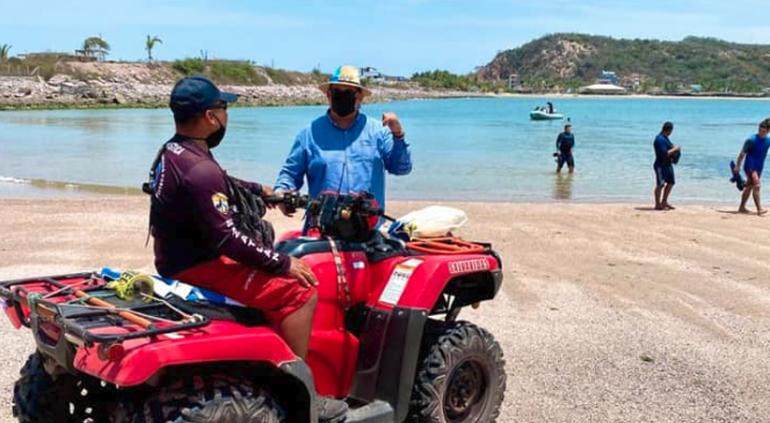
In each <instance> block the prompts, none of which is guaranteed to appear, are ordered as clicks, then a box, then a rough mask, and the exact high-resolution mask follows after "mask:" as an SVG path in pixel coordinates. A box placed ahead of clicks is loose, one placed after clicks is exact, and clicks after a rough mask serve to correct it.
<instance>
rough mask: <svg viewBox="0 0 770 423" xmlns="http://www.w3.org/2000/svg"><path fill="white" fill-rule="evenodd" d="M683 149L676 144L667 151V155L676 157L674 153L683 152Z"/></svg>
mask: <svg viewBox="0 0 770 423" xmlns="http://www.w3.org/2000/svg"><path fill="white" fill-rule="evenodd" d="M681 149H682V147H681V146H679V145H676V144H671V148H669V149H668V150H667V151H666V154H668V157H671V156H672V155H674V153H676V152H677V151H679V150H681Z"/></svg>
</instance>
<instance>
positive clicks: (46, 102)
mask: <svg viewBox="0 0 770 423" xmlns="http://www.w3.org/2000/svg"><path fill="white" fill-rule="evenodd" d="M171 88H172V83H170V82H168V81H164V82H161V83H153V82H144V81H132V80H119V79H109V80H104V79H101V78H99V79H94V80H87V81H83V80H79V79H75V78H72V77H70V76H67V75H56V76H54V77H53V78H50V79H49V80H47V81H46V80H43V79H42V78H40V77H8V76H0V111H19V110H80V109H84V110H88V109H132V108H137V109H142V108H144V109H148V108H165V107H167V106H168V104H167V103H168V93H169V92H170V91H171ZM222 89H223V90H227V91H231V92H234V93H236V94H238V95H240V99H239V101H238V103H236V107H283V106H310V105H320V104H325V103H326V99H325V97H324V95H323V93H322V92H321V91H320V90H319V89H318V87H317V86H315V85H281V84H271V85H262V86H245V85H222ZM371 89H372V91H373V94H372V96H371V97H370V98H368V99H367V101H368V102H374V103H379V102H389V101H399V100H427V99H452V98H522V99H530V98H532V99H551V98H553V99H602V100H607V99H648V100H649V99H665V100H751V101H762V100H765V101H770V96H767V95H765V96H759V95H751V94H746V95H732V96H714V95H693V94H683V95H651V94H623V95H598V94H577V93H574V94H566V93H507V92H506V93H485V92H478V91H455V90H432V89H425V88H421V87H416V86H412V87H399V88H396V87H388V86H374V87H371Z"/></svg>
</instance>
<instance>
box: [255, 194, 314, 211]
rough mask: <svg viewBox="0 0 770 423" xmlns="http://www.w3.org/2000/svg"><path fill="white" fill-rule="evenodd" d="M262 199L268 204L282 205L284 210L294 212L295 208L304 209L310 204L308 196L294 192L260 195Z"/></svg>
mask: <svg viewBox="0 0 770 423" xmlns="http://www.w3.org/2000/svg"><path fill="white" fill-rule="evenodd" d="M262 201H264V202H265V204H269V205H275V206H279V205H283V206H284V208H286V211H287V212H289V213H294V212H295V211H297V209H305V208H308V206H309V205H310V197H309V196H307V195H303V194H299V193H296V192H284V193H279V194H276V195H269V196H267V197H262Z"/></svg>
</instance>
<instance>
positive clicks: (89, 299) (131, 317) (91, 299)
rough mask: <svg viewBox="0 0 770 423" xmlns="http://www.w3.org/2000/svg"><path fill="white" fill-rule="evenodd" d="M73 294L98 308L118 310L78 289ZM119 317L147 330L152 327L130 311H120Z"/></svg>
mask: <svg viewBox="0 0 770 423" xmlns="http://www.w3.org/2000/svg"><path fill="white" fill-rule="evenodd" d="M72 293H73V294H75V296H76V297H78V298H85V300H86V302H87V303H88V304H91V305H95V306H97V307H103V308H117V307H115V305H113V304H110V303H108V302H107V301H104V300H102V299H100V298H96V297H93V296H91V295H88V294H86V293H85V292H83V291H81V290H79V289H77V288H73V289H72ZM118 316H120V317H122V318H124V319H126V320H128V321H129V322H131V323H134V324H137V325H139V326H141V327H142V329H147V328H149V327H150V326H152V322H151V321H149V320H147V319H145V318H144V317H139V316H137V315H136V314H134V313H131V312H130V311H119V312H118Z"/></svg>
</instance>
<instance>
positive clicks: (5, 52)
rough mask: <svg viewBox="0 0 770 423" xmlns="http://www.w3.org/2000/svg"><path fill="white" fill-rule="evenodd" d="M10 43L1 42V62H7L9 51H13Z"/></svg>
mask: <svg viewBox="0 0 770 423" xmlns="http://www.w3.org/2000/svg"><path fill="white" fill-rule="evenodd" d="M11 47H13V46H12V45H10V44H0V63H5V61H6V60H8V52H9V51H11Z"/></svg>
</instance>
